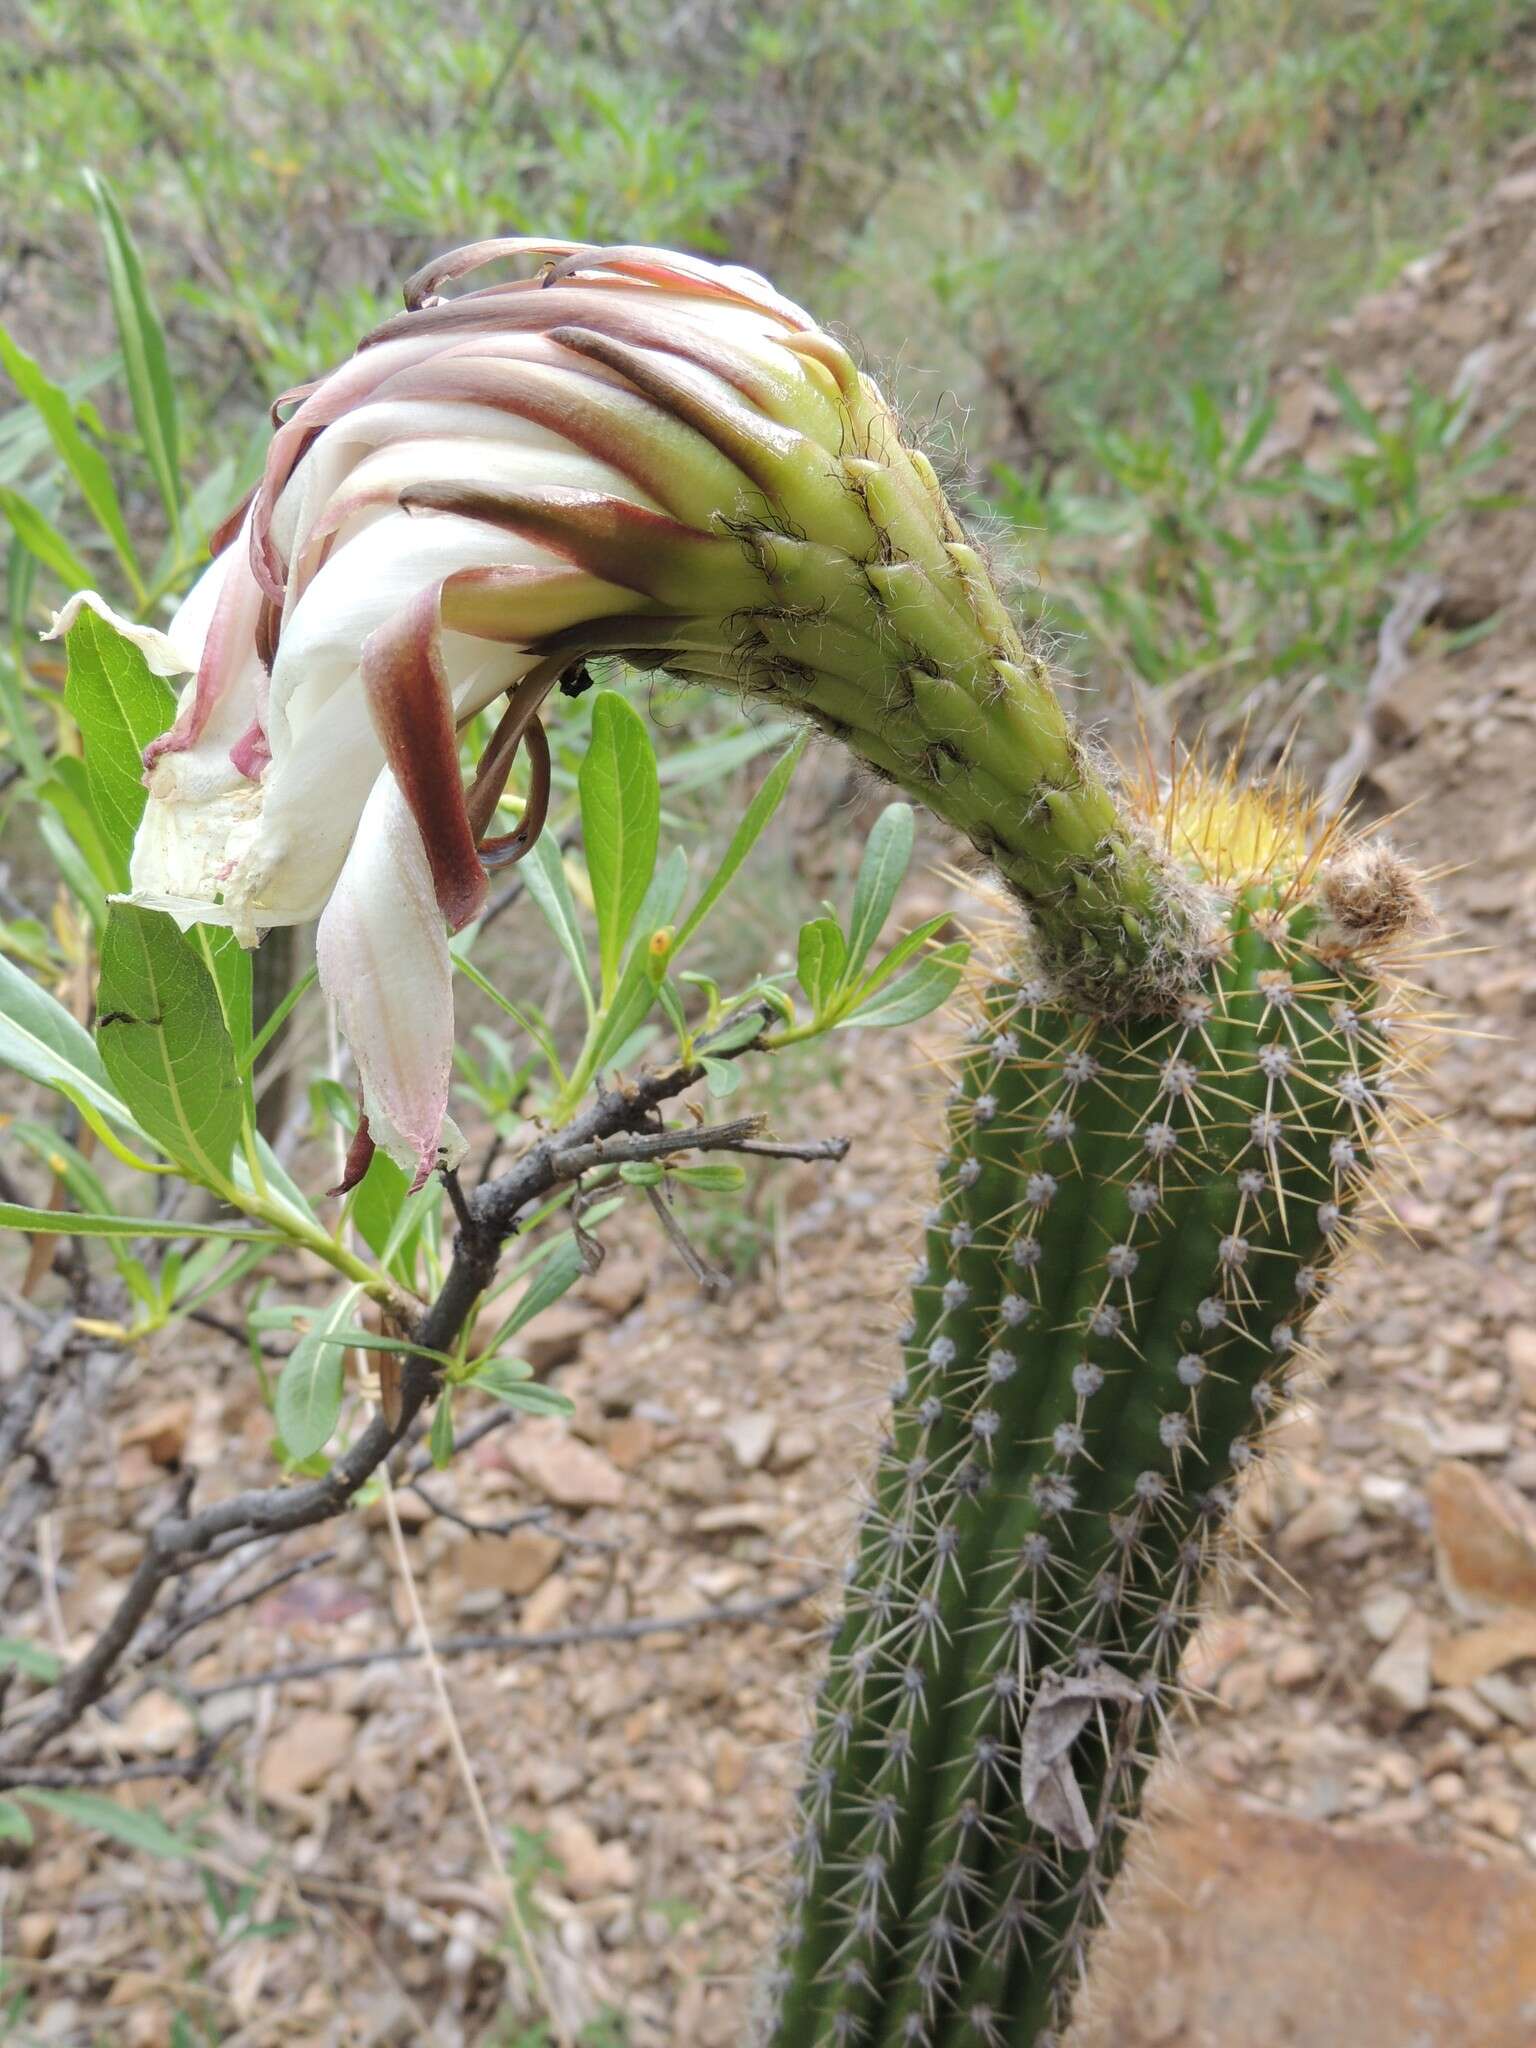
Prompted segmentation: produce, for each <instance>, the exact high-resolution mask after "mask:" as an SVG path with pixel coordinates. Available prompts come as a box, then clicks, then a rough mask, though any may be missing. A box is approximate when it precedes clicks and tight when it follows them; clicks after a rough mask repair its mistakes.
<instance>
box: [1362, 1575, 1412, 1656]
mask: <svg viewBox="0 0 1536 2048" xmlns="http://www.w3.org/2000/svg"><path fill="white" fill-rule="evenodd" d="M1412 1608H1413V1602H1412V1601H1411V1600H1410V1599H1409V1597H1408V1595H1407V1594H1406V1593H1405V1592H1404V1591H1403V1590H1402V1588H1401V1586H1383V1587H1382V1588H1381V1589H1380V1591H1379V1592H1375V1593H1372V1594H1370V1595H1369V1597H1368V1598H1366V1599H1365V1600H1362V1601H1361V1603H1360V1626H1361V1627H1362V1628H1363V1629H1364V1630H1365V1632H1366V1634H1367V1635H1368V1636H1369V1637H1370V1639H1371V1641H1372V1642H1373V1643H1390V1642H1391V1640H1392V1638H1393V1637H1394V1636H1395V1635H1396V1634H1397V1632H1398V1630H1399V1629H1400V1628H1401V1627H1402V1625H1403V1623H1404V1622H1405V1621H1406V1620H1407V1619H1408V1616H1409V1614H1410V1612H1411V1611H1412Z"/></svg>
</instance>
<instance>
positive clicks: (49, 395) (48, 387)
mask: <svg viewBox="0 0 1536 2048" xmlns="http://www.w3.org/2000/svg"><path fill="white" fill-rule="evenodd" d="M0 368H3V369H4V370H5V372H6V374H7V376H8V377H9V378H10V380H11V382H12V383H13V384H14V385H15V386H16V389H17V390H18V391H19V392H20V393H21V395H22V397H23V398H24V399H26V400H27V402H28V404H29V405H32V406H34V407H35V408H36V410H37V413H38V416H39V417H40V418H41V420H42V422H43V424H44V425H45V426H46V427H47V429H48V438H49V440H50V441H52V443H53V445H54V448H55V449H56V450H57V452H58V454H59V455H60V456H61V457H62V459H63V462H64V466H65V468H66V469H67V470H68V471H69V473H70V475H71V476H72V477H73V478H74V480H75V482H76V483H77V484H78V485H79V486H80V489H81V492H82V493H83V495H84V497H85V502H86V503H87V504H88V505H89V506H90V508H91V511H92V512H93V513H94V514H95V518H96V523H97V525H98V526H99V527H100V528H101V530H102V532H103V533H104V534H105V535H106V536H107V538H108V540H110V541H111V543H112V545H113V547H114V548H115V549H116V551H117V558H118V560H119V561H120V562H121V563H122V565H123V568H124V570H125V571H126V572H127V576H128V580H129V582H130V583H131V584H132V586H133V589H134V594H135V595H136V596H139V597H142V596H143V594H144V585H143V582H142V580H141V578H140V576H139V566H138V563H137V561H136V560H135V558H134V552H133V543H132V541H131V540H130V539H129V538H128V528H127V525H126V523H125V521H124V519H123V508H122V506H121V505H120V504H119V503H118V500H117V487H116V485H115V484H114V483H113V481H112V472H111V471H110V470H109V469H108V468H107V465H106V462H105V461H104V460H103V458H102V456H101V454H100V452H99V450H97V449H95V448H93V447H92V446H91V445H90V443H89V442H88V441H87V440H86V439H85V436H84V435H83V434H82V433H81V431H80V428H79V425H78V424H77V422H76V418H75V412H76V407H75V404H74V402H73V401H72V400H71V399H70V397H69V395H68V393H67V392H64V391H61V390H60V389H59V387H58V385H57V384H55V383H53V382H52V380H51V379H50V378H48V377H46V376H45V375H44V374H43V372H42V370H41V369H39V367H38V365H37V364H36V363H35V362H34V361H33V360H32V358H31V356H29V355H28V354H27V352H26V350H25V349H23V348H19V347H18V346H17V344H16V343H15V342H14V341H13V340H12V339H11V337H10V335H9V334H7V332H6V331H5V329H4V328H3V327H0Z"/></svg>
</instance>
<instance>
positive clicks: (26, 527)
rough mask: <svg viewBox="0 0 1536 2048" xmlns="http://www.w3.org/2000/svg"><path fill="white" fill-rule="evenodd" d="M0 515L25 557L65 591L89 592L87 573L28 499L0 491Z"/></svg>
mask: <svg viewBox="0 0 1536 2048" xmlns="http://www.w3.org/2000/svg"><path fill="white" fill-rule="evenodd" d="M0 513H3V514H4V515H5V517H6V518H7V519H8V520H9V521H10V522H11V528H12V531H13V532H14V533H15V535H16V538H17V539H18V540H19V541H20V542H21V544H22V546H23V547H24V548H25V549H26V550H27V552H28V554H30V555H34V556H35V557H36V558H37V560H38V561H39V562H41V563H42V565H43V567H44V568H45V569H51V570H52V571H53V573H54V575H55V576H57V577H58V579H59V581H60V582H61V583H62V584H63V586H64V588H65V589H66V590H88V589H89V588H90V586H91V583H92V581H93V580H94V579H93V577H92V575H91V572H90V570H89V569H88V568H87V567H86V566H85V564H84V562H82V561H81V559H80V557H79V556H78V555H77V554H76V553H75V551H74V549H73V548H72V547H71V546H70V544H69V542H68V541H67V540H66V539H65V538H64V536H63V534H62V533H60V531H59V529H58V528H57V527H56V526H55V525H54V523H53V521H52V520H51V519H48V518H46V517H45V516H44V514H43V513H41V512H39V510H38V509H37V507H36V506H35V505H34V504H33V503H32V500H31V499H30V498H24V497H23V496H22V494H21V492H20V491H10V490H0Z"/></svg>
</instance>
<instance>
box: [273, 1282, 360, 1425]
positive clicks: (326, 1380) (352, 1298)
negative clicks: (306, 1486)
mask: <svg viewBox="0 0 1536 2048" xmlns="http://www.w3.org/2000/svg"><path fill="white" fill-rule="evenodd" d="M357 1295H358V1290H357V1288H355V1287H344V1288H343V1289H342V1290H341V1292H340V1293H339V1294H338V1295H337V1296H336V1297H335V1299H334V1300H332V1301H331V1302H330V1303H328V1304H327V1306H326V1308H325V1309H324V1310H323V1311H322V1312H321V1314H320V1315H319V1316H318V1317H317V1318H316V1320H315V1321H314V1322H313V1323H312V1324H311V1325H310V1327H309V1329H308V1330H306V1331H305V1333H304V1335H303V1336H302V1337H301V1338H300V1339H299V1341H298V1343H297V1344H296V1345H295V1346H294V1348H293V1350H292V1351H291V1352H290V1353H289V1354H288V1356H287V1358H286V1359H285V1360H284V1361H283V1369H282V1372H281V1373H280V1374H279V1375H278V1381H277V1393H276V1396H275V1398H274V1400H273V1403H272V1413H273V1417H274V1419H275V1421H276V1423H277V1428H278V1434H279V1435H280V1436H281V1437H282V1440H283V1447H284V1449H285V1450H286V1451H287V1453H288V1456H289V1458H290V1459H293V1460H295V1461H297V1460H299V1459H301V1458H312V1457H314V1456H315V1454H316V1452H318V1451H323V1450H324V1449H325V1447H326V1445H327V1444H328V1443H329V1442H330V1440H331V1436H332V1433H333V1432H334V1430H335V1428H336V1424H337V1422H338V1420H339V1419H340V1416H341V1396H342V1390H343V1388H344V1386H345V1384H346V1365H347V1361H346V1356H345V1354H344V1352H343V1351H342V1350H341V1349H340V1347H339V1346H338V1345H336V1344H334V1343H332V1342H331V1339H332V1337H333V1336H334V1334H335V1332H336V1331H337V1330H339V1329H341V1328H343V1327H344V1326H345V1325H346V1322H347V1319H348V1317H349V1316H350V1315H351V1313H352V1309H353V1306H354V1304H355V1303H356V1300H357Z"/></svg>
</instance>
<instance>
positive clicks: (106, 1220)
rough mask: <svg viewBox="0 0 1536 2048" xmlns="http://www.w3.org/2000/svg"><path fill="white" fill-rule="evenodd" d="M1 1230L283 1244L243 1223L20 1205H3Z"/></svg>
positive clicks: (46, 1234)
mask: <svg viewBox="0 0 1536 2048" xmlns="http://www.w3.org/2000/svg"><path fill="white" fill-rule="evenodd" d="M0 1229H4V1230H25V1231H28V1232H29V1233H31V1234H32V1235H34V1236H40V1237H49V1236H52V1237H229V1238H238V1239H241V1240H242V1241H243V1242H245V1243H247V1244H257V1243H261V1244H276V1243H279V1242H280V1241H281V1240H280V1239H279V1238H278V1236H277V1234H276V1233H275V1232H274V1231H271V1230H255V1229H248V1228H247V1227H246V1226H245V1225H244V1224H241V1223H191V1222H187V1221H185V1220H183V1221H181V1222H179V1223H178V1222H176V1221H175V1220H174V1219H171V1218H161V1217H158V1216H84V1215H79V1214H77V1213H76V1212H75V1211H74V1210H73V1209H29V1208H26V1207H25V1206H24V1205H23V1204H22V1203H20V1202H0Z"/></svg>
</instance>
